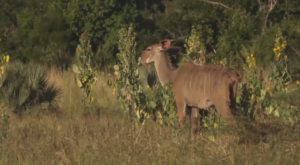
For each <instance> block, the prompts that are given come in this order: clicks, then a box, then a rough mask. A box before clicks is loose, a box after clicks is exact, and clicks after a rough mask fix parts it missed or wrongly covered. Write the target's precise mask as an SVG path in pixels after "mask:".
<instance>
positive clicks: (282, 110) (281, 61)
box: [263, 28, 294, 123]
mask: <svg viewBox="0 0 300 165" xmlns="http://www.w3.org/2000/svg"><path fill="white" fill-rule="evenodd" d="M286 45H287V40H286V38H285V37H284V36H283V35H282V32H281V29H280V28H278V30H277V33H276V37H275V44H274V48H273V52H274V54H275V56H274V61H272V62H271V64H270V67H271V73H270V75H269V76H268V80H269V81H270V82H272V83H273V85H272V86H271V88H268V89H267V94H268V95H270V96H272V95H273V94H280V93H288V92H289V91H288V88H287V86H288V84H289V83H290V81H291V75H290V73H289V70H288V65H287V58H288V57H287V55H286V54H285V52H284V51H285V48H286ZM263 106H264V107H265V109H266V112H267V114H273V115H274V116H276V117H281V118H283V120H284V121H285V122H290V123H293V122H294V121H293V119H292V116H291V114H290V108H286V107H290V106H289V105H285V104H284V103H283V102H278V101H277V102H275V101H272V100H270V99H269V100H266V101H265V102H264V104H263Z"/></svg>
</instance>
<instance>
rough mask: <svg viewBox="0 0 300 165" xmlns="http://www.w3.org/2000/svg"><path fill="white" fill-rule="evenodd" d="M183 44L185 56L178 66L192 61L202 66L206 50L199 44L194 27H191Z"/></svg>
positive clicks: (204, 61)
mask: <svg viewBox="0 0 300 165" xmlns="http://www.w3.org/2000/svg"><path fill="white" fill-rule="evenodd" d="M185 42H186V43H185V44H184V47H185V48H186V53H187V55H186V56H184V57H183V58H182V59H181V61H180V64H182V63H184V62H186V61H189V60H192V61H194V62H195V63H198V64H200V65H204V64H205V63H206V60H205V56H206V49H205V46H204V44H203V43H202V42H200V39H199V36H198V32H197V30H196V28H195V27H194V26H192V31H191V35H190V37H188V38H187V39H186V40H185Z"/></svg>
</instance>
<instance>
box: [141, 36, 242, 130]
mask: <svg viewBox="0 0 300 165" xmlns="http://www.w3.org/2000/svg"><path fill="white" fill-rule="evenodd" d="M170 43H171V42H170V41H169V40H163V41H161V42H160V44H153V45H150V46H149V47H148V48H147V49H146V50H144V51H143V52H142V53H141V58H142V63H143V64H144V65H145V64H147V63H152V62H154V65H155V68H156V71H157V74H158V77H159V79H160V82H161V84H162V85H164V84H165V83H168V82H172V83H173V86H172V90H173V91H174V93H175V95H174V98H175V100H176V107H177V114H178V118H179V119H178V120H179V123H180V125H181V126H183V125H184V123H185V120H186V113H185V111H186V105H188V106H191V107H192V113H191V116H190V117H191V133H192V135H193V134H194V133H196V132H197V131H198V126H199V115H198V108H200V109H207V108H209V107H210V106H212V105H215V107H216V109H217V111H218V112H219V113H220V114H221V116H222V117H223V118H224V119H226V120H227V122H228V124H235V123H236V120H235V119H234V118H233V114H232V112H231V110H230V109H231V108H232V109H235V104H236V102H235V99H236V93H237V84H238V82H241V80H242V76H241V74H240V73H239V72H238V71H237V70H235V69H233V68H229V67H226V66H223V65H220V64H208V65H203V66H200V65H197V64H195V63H193V62H191V61H188V62H186V63H184V64H182V65H181V66H180V67H178V68H172V67H170V66H169V63H170V60H169V57H168V55H167V54H168V53H167V51H169V50H170V49H173V50H174V48H173V47H170ZM176 50H177V52H178V51H179V50H180V49H179V48H178V47H176ZM173 53H174V51H173Z"/></svg>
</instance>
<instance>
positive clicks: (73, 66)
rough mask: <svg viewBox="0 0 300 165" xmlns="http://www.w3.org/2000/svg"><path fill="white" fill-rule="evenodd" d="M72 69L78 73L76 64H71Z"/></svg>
mask: <svg viewBox="0 0 300 165" xmlns="http://www.w3.org/2000/svg"><path fill="white" fill-rule="evenodd" d="M72 70H73V72H74V73H76V74H79V73H80V71H79V69H78V67H77V65H76V64H73V65H72Z"/></svg>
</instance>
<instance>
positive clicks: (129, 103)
mask: <svg viewBox="0 0 300 165" xmlns="http://www.w3.org/2000/svg"><path fill="white" fill-rule="evenodd" d="M135 37H136V33H135V32H134V29H133V26H132V25H130V26H129V27H128V28H127V27H126V26H123V27H122V28H121V29H120V31H119V41H118V48H119V53H118V54H117V57H118V63H117V64H115V65H114V70H115V73H114V74H115V76H112V77H111V78H110V79H109V80H108V82H107V83H108V85H109V86H110V87H111V88H112V90H113V94H115V95H116V96H117V99H118V100H119V102H120V104H121V108H122V109H123V110H124V112H125V113H129V115H130V117H133V118H134V119H135V121H140V122H141V123H144V121H145V119H146V118H147V117H149V113H148V112H146V111H145V94H144V93H143V83H142V81H141V80H140V74H139V69H138V65H139V63H140V58H139V59H138V60H137V59H136V41H135ZM136 124H138V122H136Z"/></svg>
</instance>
